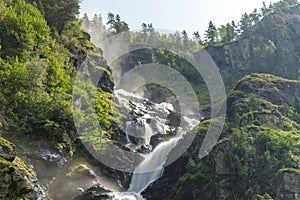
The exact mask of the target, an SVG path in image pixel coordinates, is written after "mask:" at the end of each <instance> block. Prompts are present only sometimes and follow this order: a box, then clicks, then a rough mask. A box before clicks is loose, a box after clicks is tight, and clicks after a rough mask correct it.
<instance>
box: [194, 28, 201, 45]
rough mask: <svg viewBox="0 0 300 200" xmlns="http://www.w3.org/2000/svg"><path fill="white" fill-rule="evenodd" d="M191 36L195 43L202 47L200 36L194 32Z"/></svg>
mask: <svg viewBox="0 0 300 200" xmlns="http://www.w3.org/2000/svg"><path fill="white" fill-rule="evenodd" d="M193 36H194V37H193V39H194V40H195V41H197V42H198V43H199V44H200V45H203V42H202V40H201V36H200V34H199V32H198V31H196V32H194V34H193Z"/></svg>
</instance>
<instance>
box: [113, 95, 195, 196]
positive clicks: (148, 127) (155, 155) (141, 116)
mask: <svg viewBox="0 0 300 200" xmlns="http://www.w3.org/2000/svg"><path fill="white" fill-rule="evenodd" d="M115 95H116V97H117V99H118V101H119V103H120V104H121V105H122V106H123V107H125V108H126V109H127V110H129V112H130V115H131V117H129V118H128V120H127V121H125V122H124V124H125V129H124V132H125V141H126V143H127V144H126V146H128V145H129V144H130V145H131V147H132V145H133V146H134V147H133V148H131V149H132V150H133V151H138V150H139V149H141V147H148V149H149V150H150V151H147V154H143V157H144V160H143V161H142V162H141V163H140V164H138V166H136V167H135V169H134V172H133V175H132V179H131V183H130V187H129V189H128V190H127V192H115V193H110V194H108V196H109V197H110V199H114V200H119V199H128V200H131V199H132V200H142V199H143V197H142V196H141V195H140V193H141V192H142V191H143V190H145V189H146V188H147V187H148V186H149V185H150V184H151V183H152V182H154V181H155V180H157V179H158V178H160V177H161V176H162V174H163V165H164V163H165V162H166V160H167V157H168V155H169V153H170V152H171V151H172V149H173V148H174V147H175V146H176V144H177V142H178V141H179V139H180V138H181V137H182V135H183V134H184V133H185V132H187V131H188V130H190V129H191V128H193V126H195V125H197V123H198V121H197V120H192V119H190V118H188V117H187V116H184V117H183V118H182V119H183V120H184V121H185V123H186V124H188V126H187V127H188V129H183V128H181V127H174V126H172V125H170V124H169V123H168V122H169V119H168V118H167V116H168V115H170V113H172V112H173V113H174V109H173V106H172V105H171V104H169V103H165V102H164V103H160V104H155V103H153V102H151V101H149V100H146V99H142V98H140V97H137V96H135V95H134V94H131V93H128V92H126V91H124V90H116V91H115ZM174 133H175V134H174ZM158 134H160V135H163V136H170V135H172V137H170V138H171V139H168V140H164V141H162V142H160V143H159V144H156V146H155V147H154V149H153V150H152V144H151V137H153V136H154V135H158ZM132 138H135V139H136V138H142V142H141V141H140V140H139V139H137V140H136V141H135V144H132V143H134V139H133V140H132Z"/></svg>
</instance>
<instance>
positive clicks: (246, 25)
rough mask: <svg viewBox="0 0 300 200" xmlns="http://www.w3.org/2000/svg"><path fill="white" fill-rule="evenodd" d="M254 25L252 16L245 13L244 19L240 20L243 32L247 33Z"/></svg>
mask: <svg viewBox="0 0 300 200" xmlns="http://www.w3.org/2000/svg"><path fill="white" fill-rule="evenodd" d="M251 27H252V20H251V18H250V16H249V15H248V14H247V13H245V14H243V15H242V19H241V21H240V30H241V32H242V33H244V34H246V33H247V32H248V31H249V30H250V29H251Z"/></svg>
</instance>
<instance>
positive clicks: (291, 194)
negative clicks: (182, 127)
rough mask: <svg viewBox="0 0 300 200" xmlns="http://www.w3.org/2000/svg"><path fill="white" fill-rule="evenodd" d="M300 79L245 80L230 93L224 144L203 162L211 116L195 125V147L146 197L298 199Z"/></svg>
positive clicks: (259, 76)
mask: <svg viewBox="0 0 300 200" xmlns="http://www.w3.org/2000/svg"><path fill="white" fill-rule="evenodd" d="M299 88H300V82H299V81H291V80H287V79H283V78H280V77H276V76H273V75H267V74H252V75H248V76H246V77H245V78H243V79H242V80H241V81H239V83H238V84H237V85H236V86H235V88H234V89H233V90H232V91H231V93H230V94H229V97H228V106H227V107H228V113H227V114H228V119H227V122H226V125H225V127H224V129H223V132H222V135H221V138H220V139H219V142H218V143H217V145H216V146H215V147H214V149H213V150H212V152H210V153H209V155H208V156H207V157H205V158H203V159H202V160H200V159H199V158H198V152H199V148H200V147H201V145H202V141H203V137H204V136H205V134H206V131H207V129H208V127H209V120H208V121H204V122H202V123H200V125H199V126H198V127H197V128H195V130H194V131H195V132H196V138H195V139H194V141H193V143H192V145H191V146H190V148H189V149H188V151H187V153H186V154H184V155H183V156H182V157H181V158H180V159H178V160H177V161H176V162H175V163H173V164H171V165H170V166H168V167H167V168H166V169H165V172H164V176H163V177H162V178H161V179H159V180H158V181H157V182H156V183H154V184H153V185H152V186H150V187H149V188H148V189H147V190H146V191H145V192H144V195H145V197H146V198H147V199H150V200H151V199H153V200H154V199H178V200H179V199H198V198H199V197H201V199H202V198H203V199H208V200H209V199H238V200H244V199H268V197H271V198H272V197H273V198H276V199H280V200H283V199H296V198H297V197H299V191H300V190H299V181H300V178H299V160H298V159H299V153H298V152H299V150H300V148H299V144H298V141H299V140H300V135H299V130H300V126H299V110H298V111H297V110H296V108H297V106H298V105H297V104H298V103H297V102H298V100H297V98H298V96H297V95H298V94H299V92H300V91H299V90H300V89H299Z"/></svg>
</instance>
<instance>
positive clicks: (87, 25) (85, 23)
mask: <svg viewBox="0 0 300 200" xmlns="http://www.w3.org/2000/svg"><path fill="white" fill-rule="evenodd" d="M82 27H83V30H85V31H86V32H90V20H89V17H88V15H87V14H86V13H84V16H83V18H82Z"/></svg>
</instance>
